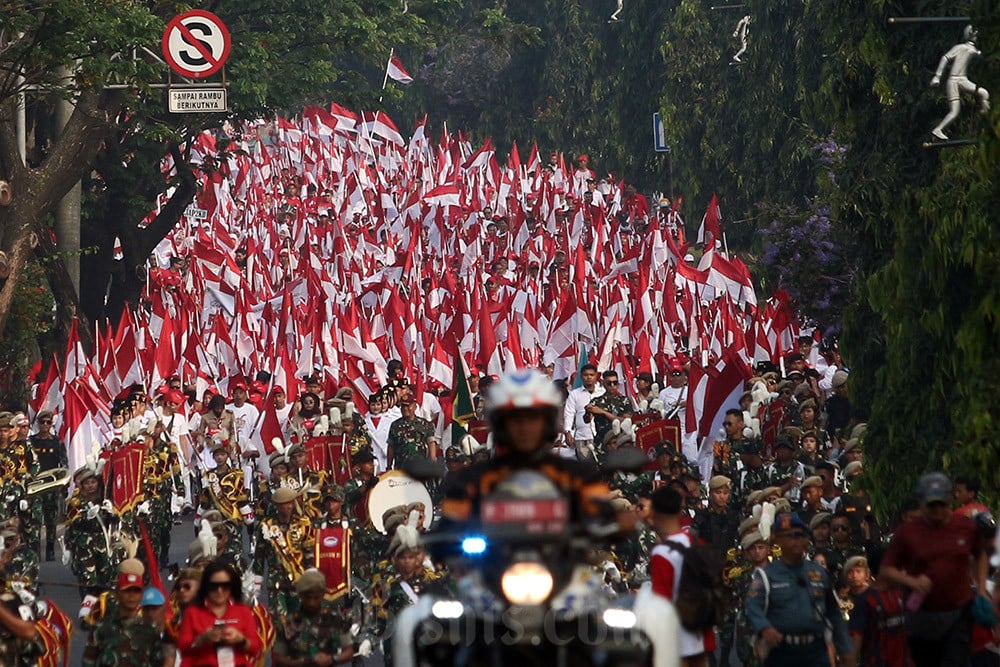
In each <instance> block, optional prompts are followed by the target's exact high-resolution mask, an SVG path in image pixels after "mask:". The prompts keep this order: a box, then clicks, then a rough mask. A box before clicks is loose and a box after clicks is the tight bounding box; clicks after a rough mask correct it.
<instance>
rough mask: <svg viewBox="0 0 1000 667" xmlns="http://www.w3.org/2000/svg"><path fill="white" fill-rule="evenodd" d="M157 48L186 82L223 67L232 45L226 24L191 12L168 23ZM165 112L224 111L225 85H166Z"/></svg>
mask: <svg viewBox="0 0 1000 667" xmlns="http://www.w3.org/2000/svg"><path fill="white" fill-rule="evenodd" d="M160 46H161V48H162V49H163V57H164V58H166V61H167V64H168V65H170V69H172V70H173V71H174V72H176V73H177V74H179V75H181V76H183V77H186V78H188V79H205V78H206V77H209V76H211V75H213V74H215V73H216V72H218V71H219V70H221V69H222V68H223V67H224V66H225V64H226V60H227V59H228V58H229V51H230V48H231V47H232V42H231V40H230V37H229V30H228V29H227V28H226V24H225V23H223V22H222V20H221V19H220V18H219V17H218V16H216V15H215V14H213V13H211V12H206V11H204V10H201V9H192V10H191V11H188V12H185V13H183V14H180V15H178V16H175V17H174V18H172V19H171V20H170V22H169V23H168V24H167V28H166V30H164V31H163V39H162V40H161V42H160ZM224 81H225V74H223V82H224ZM167 110H168V111H169V112H170V113H218V112H225V111H226V110H227V105H226V87H225V83H223V84H222V85H211V84H207V85H206V84H177V85H174V86H169V85H168V90H167Z"/></svg>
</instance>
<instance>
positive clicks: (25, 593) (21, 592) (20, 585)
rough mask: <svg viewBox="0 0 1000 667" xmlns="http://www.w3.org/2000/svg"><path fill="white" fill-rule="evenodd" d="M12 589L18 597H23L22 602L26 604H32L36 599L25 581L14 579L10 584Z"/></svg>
mask: <svg viewBox="0 0 1000 667" xmlns="http://www.w3.org/2000/svg"><path fill="white" fill-rule="evenodd" d="M10 590H11V591H13V592H14V593H15V594H16V595H17V597H19V598H21V602H23V603H24V604H31V603H32V602H34V601H35V596H34V595H32V594H31V591H29V590H28V589H27V588H26V587H25V585H24V582H23V581H14V582H11V584H10Z"/></svg>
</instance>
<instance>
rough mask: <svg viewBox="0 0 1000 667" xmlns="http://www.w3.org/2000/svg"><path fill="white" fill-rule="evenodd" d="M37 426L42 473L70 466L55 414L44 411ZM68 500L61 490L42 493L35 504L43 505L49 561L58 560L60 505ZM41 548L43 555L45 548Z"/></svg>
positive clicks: (36, 442)
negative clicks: (56, 432)
mask: <svg viewBox="0 0 1000 667" xmlns="http://www.w3.org/2000/svg"><path fill="white" fill-rule="evenodd" d="M35 423H36V424H38V432H37V433H36V434H35V435H33V436H31V439H30V444H31V448H32V449H33V450H34V451H35V456H36V457H37V458H38V470H39V472H42V473H43V472H46V471H48V470H55V469H57V468H65V467H66V466H68V465H69V460H68V459H67V457H66V445H64V444H63V441H62V440H61V439H59V438H57V437H56V436H55V435H53V434H52V413H51V412H49V411H48V410H42V411H41V412H39V413H38V416H37V417H36V418H35ZM65 497H66V489H65V488H64V487H61V486H60V487H58V488H54V489H49V490H47V491H42V492H41V493H40V494H38V495H36V496H35V502H37V503H38V504H39V507H40V511H41V513H42V520H43V521H44V523H45V560H53V559H54V558H55V552H56V547H55V540H56V524H57V523H59V511H60V509H61V508H60V504H61V501H62V500H63V499H64V498H65ZM38 546H39V551H41V549H40V547H41V545H40V544H39V545H38Z"/></svg>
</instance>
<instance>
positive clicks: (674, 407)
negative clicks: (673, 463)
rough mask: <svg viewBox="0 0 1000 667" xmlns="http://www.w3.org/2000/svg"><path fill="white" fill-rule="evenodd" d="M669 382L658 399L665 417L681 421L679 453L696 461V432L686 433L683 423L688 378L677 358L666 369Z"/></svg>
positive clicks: (685, 411)
mask: <svg viewBox="0 0 1000 667" xmlns="http://www.w3.org/2000/svg"><path fill="white" fill-rule="evenodd" d="M668 373H669V375H668V380H669V382H670V384H668V385H667V386H666V387H664V388H663V390H662V391H660V396H659V398H660V401H662V402H663V409H664V411H665V412H666V417H667V419H677V420H679V421H680V423H681V433H683V434H684V435H683V436H682V438H683V439H682V441H681V453H682V454H683V455H684V457H685V458H686V459H687V460H688V461H693V462H697V461H698V433H697V432H694V433H691V434H688V432H687V426H686V424H685V423H684V422H685V418H686V416H687V399H688V379H687V372H686V371H685V370H684V366H683V365H682V364H681V363H680V362H679V361H677V360H674V361H672V362H671V364H670V369H669V371H668Z"/></svg>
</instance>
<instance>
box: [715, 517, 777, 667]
mask: <svg viewBox="0 0 1000 667" xmlns="http://www.w3.org/2000/svg"><path fill="white" fill-rule="evenodd" d="M740 548H741V551H742V556H741V558H740V561H739V563H738V565H736V566H735V567H733V568H730V569H729V570H727V572H726V576H725V578H724V579H725V581H726V583H727V585H728V586H729V590H730V593H731V605H732V606H731V609H732V612H731V613H730V615H729V616H728V617H727V619H726V622H725V623H724V624H723V626H722V628H721V629H720V633H719V634H720V639H722V642H721V643H722V646H723V650H724V654H723V656H722V657H723V659H725V658H727V657H728V656H729V647H730V646H733V645H734V644H735V646H736V655H737V656H738V657H739V659H740V661H741V662H742V663H743V665H744V667H759V665H760V664H761V663H760V660H758V659H757V657H756V656H754V654H753V645H754V639H755V637H754V633H753V628H752V627H751V626H750V622H749V621H748V620H747V618H746V615H745V614H744V613H743V600H744V598H746V594H747V592H748V591H749V590H750V583H751V582H752V581H753V573H754V572H755V571H756V570H757V568H761V567H764V566H765V565H767V563H768V562H769V561H770V555H771V545H769V544H768V543H767V541H766V540H765V539H764V538H763V536H761V534H760V532H759V531H757V530H756V529H754V530H753V532H751V533H748V534H747V535H745V536H744V537H743V539H742V540H741V541H740ZM720 662H721V661H720ZM721 664H729V663H728V662H721Z"/></svg>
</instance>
